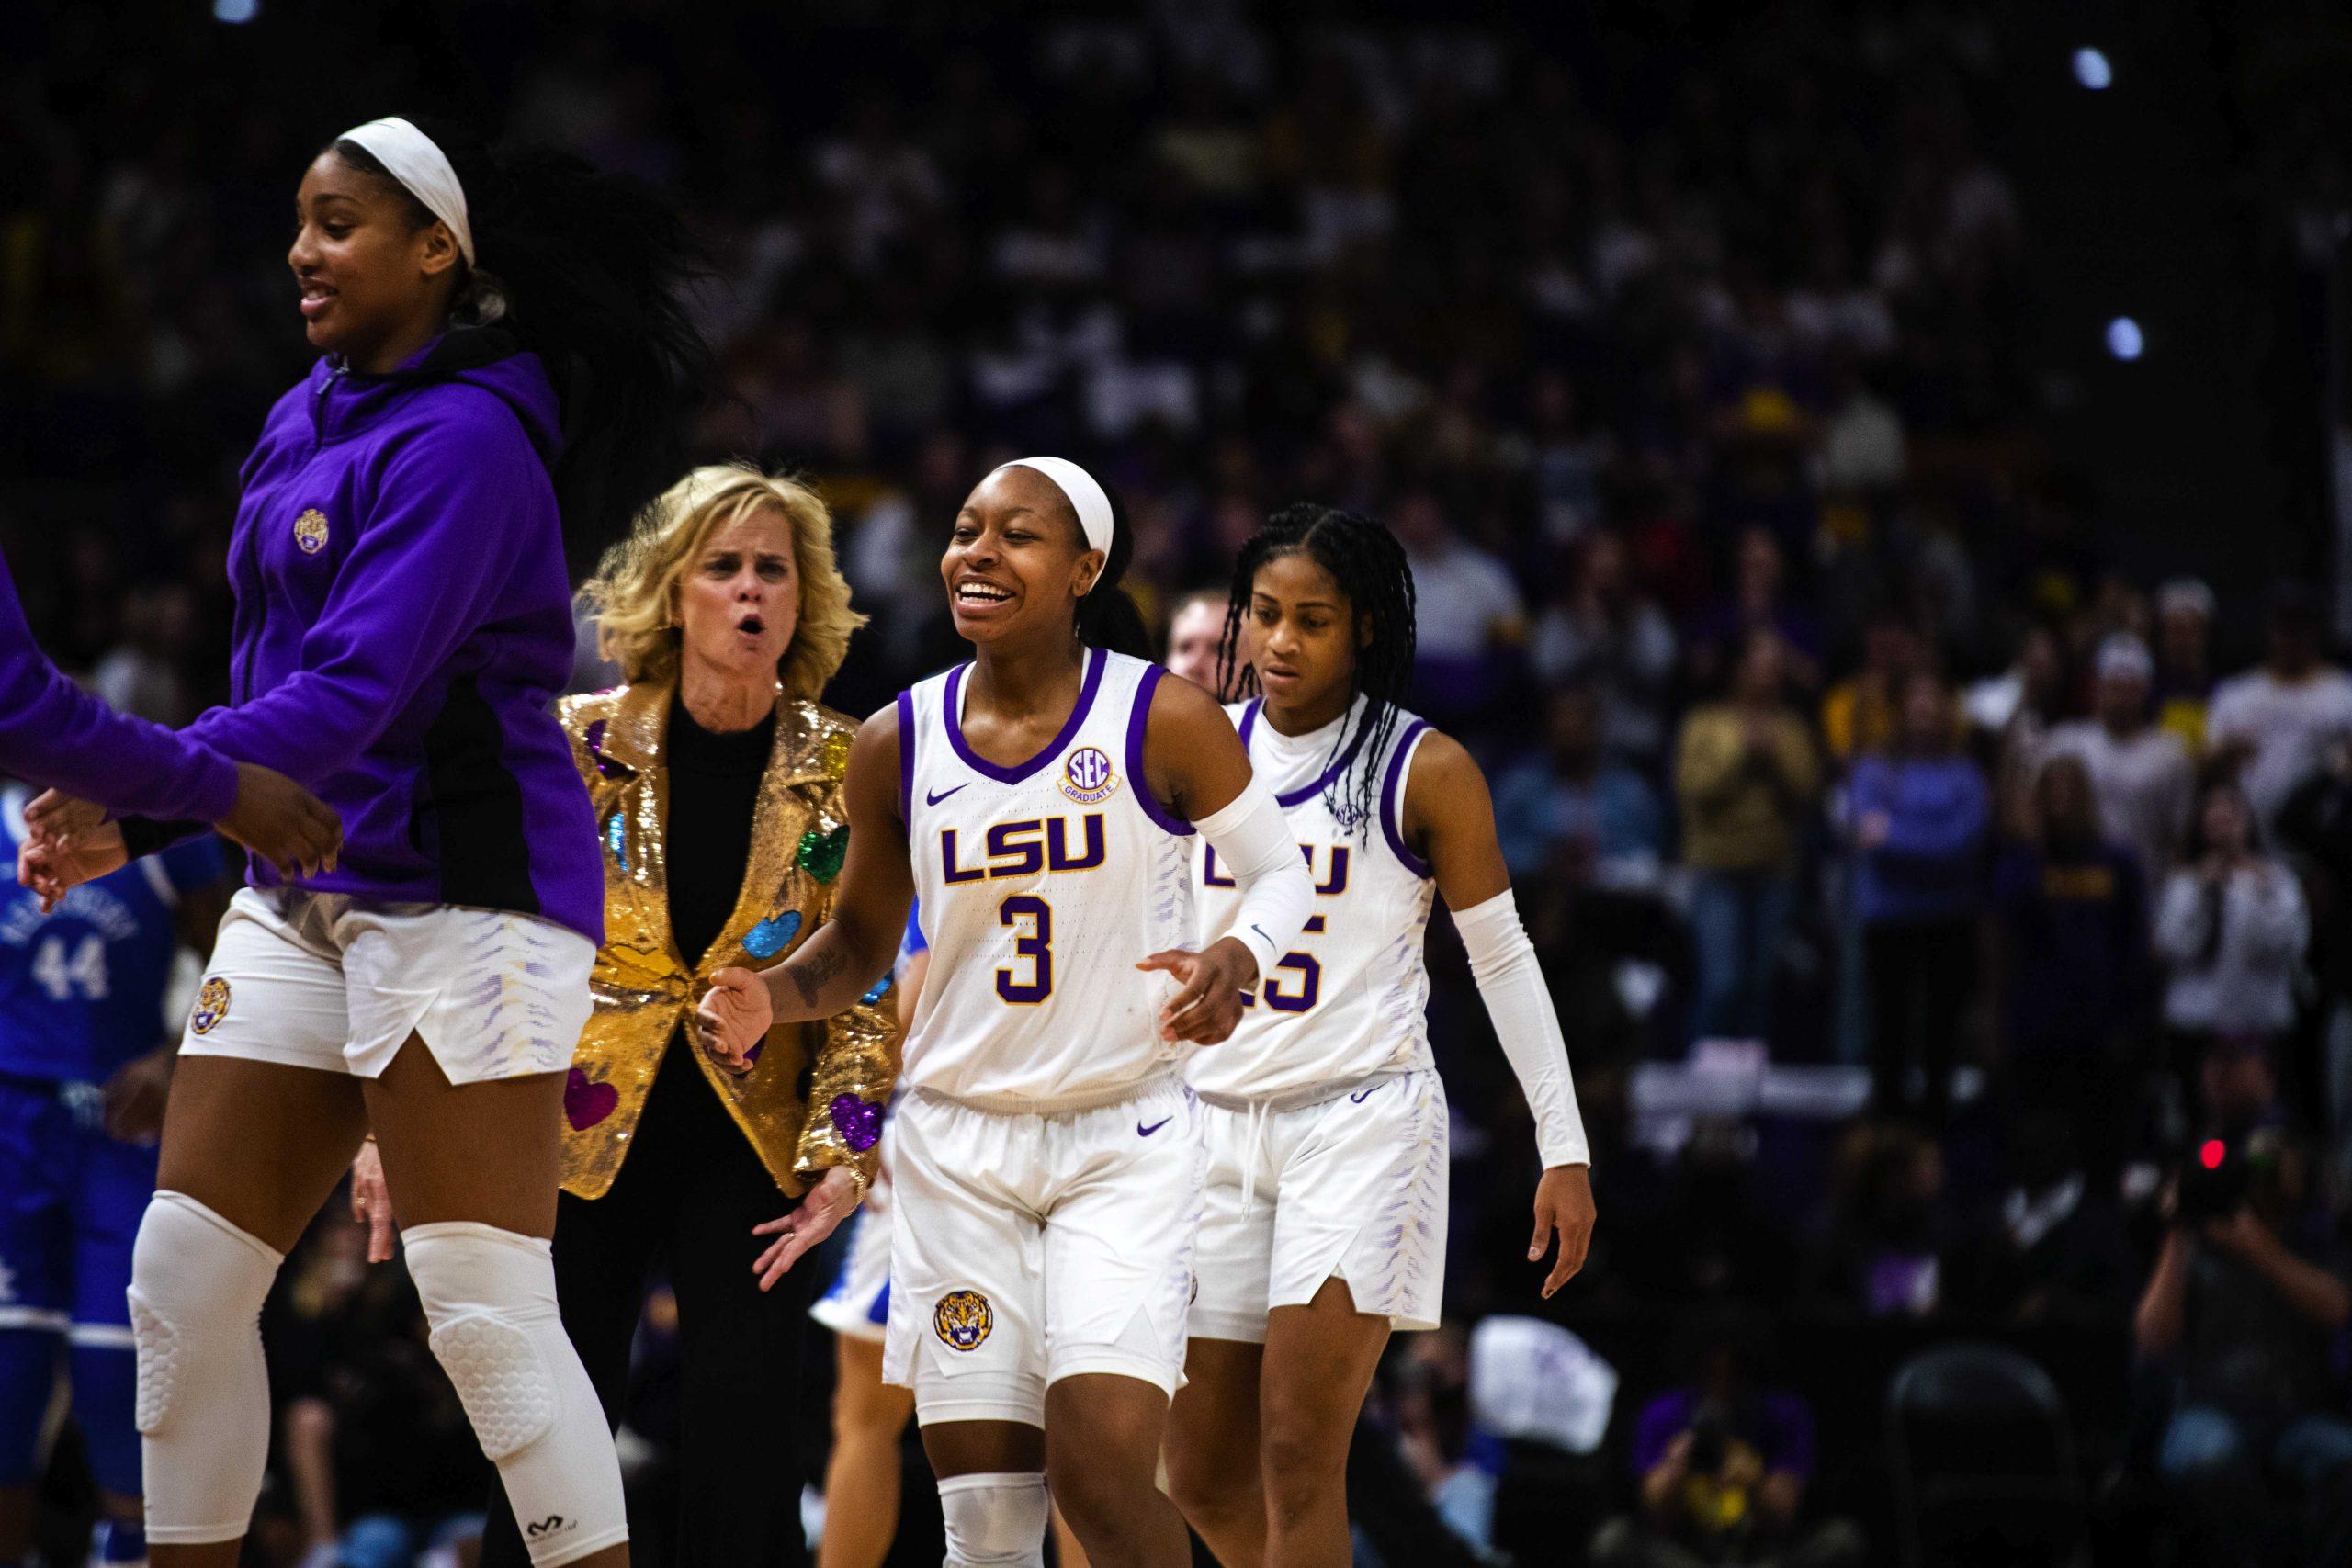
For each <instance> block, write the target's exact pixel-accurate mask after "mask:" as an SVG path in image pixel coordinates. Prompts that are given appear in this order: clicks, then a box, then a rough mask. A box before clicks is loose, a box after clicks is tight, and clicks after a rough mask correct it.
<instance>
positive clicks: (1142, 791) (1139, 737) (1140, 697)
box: [1127, 664, 1193, 839]
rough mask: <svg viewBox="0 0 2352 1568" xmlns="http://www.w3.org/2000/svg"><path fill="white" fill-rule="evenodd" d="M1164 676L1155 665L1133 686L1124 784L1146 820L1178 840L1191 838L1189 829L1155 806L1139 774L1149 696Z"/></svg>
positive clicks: (1162, 671)
mask: <svg viewBox="0 0 2352 1568" xmlns="http://www.w3.org/2000/svg"><path fill="white" fill-rule="evenodd" d="M1167 673H1168V671H1165V670H1162V669H1161V668H1160V667H1159V665H1157V664H1155V665H1152V666H1151V667H1150V668H1149V669H1148V670H1146V671H1144V672H1143V679H1142V680H1140V681H1138V682H1136V705H1135V706H1133V707H1131V708H1129V709H1128V710H1127V784H1129V786H1130V787H1132V788H1133V789H1134V790H1135V792H1136V805H1137V806H1140V807H1143V814H1144V815H1145V816H1146V817H1148V818H1151V819H1152V820H1153V821H1155V822H1157V823H1159V825H1160V826H1161V827H1162V828H1165V829H1167V830H1168V831H1170V832H1171V833H1173V834H1175V835H1176V836H1177V837H1178V838H1180V839H1187V838H1190V837H1192V834H1193V825H1192V824H1191V823H1190V822H1187V821H1185V820H1184V819H1183V818H1181V817H1178V816H1175V815H1174V814H1173V813H1171V812H1170V810H1169V809H1168V807H1164V806H1162V805H1160V804H1159V800H1158V799H1157V798H1155V797H1154V796H1153V795H1152V793H1151V783H1150V781H1149V780H1148V778H1146V777H1145V775H1144V771H1143V732H1144V730H1145V728H1147V726H1148V724H1149V722H1150V719H1151V694H1153V693H1154V692H1157V691H1158V690H1159V678H1160V677H1161V676H1162V675H1165V674H1167Z"/></svg>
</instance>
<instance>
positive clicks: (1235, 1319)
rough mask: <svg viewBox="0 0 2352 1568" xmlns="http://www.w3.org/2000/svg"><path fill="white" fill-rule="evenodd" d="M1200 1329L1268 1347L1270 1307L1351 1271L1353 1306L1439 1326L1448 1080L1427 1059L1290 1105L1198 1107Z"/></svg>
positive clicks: (1407, 1325) (1196, 1309)
mask: <svg viewBox="0 0 2352 1568" xmlns="http://www.w3.org/2000/svg"><path fill="white" fill-rule="evenodd" d="M1201 1113H1202V1115H1203V1116H1204V1118H1205V1119H1206V1120H1207V1122H1208V1140H1207V1141H1208V1150H1209V1174H1208V1186H1207V1191H1206V1194H1205V1198H1206V1201H1205V1206H1204V1211H1203V1213H1202V1216H1201V1235H1200V1242H1199V1245H1198V1247H1197V1248H1196V1249H1195V1251H1194V1255H1193V1269H1194V1271H1195V1272H1196V1273H1197V1274H1198V1275H1199V1277H1200V1292H1199V1294H1198V1295H1197V1296H1196V1297H1195V1298H1194V1300H1193V1312H1192V1334H1193V1337H1194V1338H1196V1339H1238V1340H1240V1341H1242V1342H1244V1343H1246V1344H1253V1345H1254V1344H1262V1343H1263V1342H1264V1340H1265V1337H1266V1314H1268V1313H1269V1312H1271V1311H1272V1309H1273V1308H1275V1307H1278V1306H1305V1305H1306V1303H1309V1302H1311V1301H1313V1300H1314V1299H1315V1292H1317V1291H1319V1290H1321V1289H1322V1288H1323V1281H1324V1280H1331V1279H1339V1280H1346V1281H1347V1283H1348V1290H1349V1292H1350V1293H1351V1295H1353V1296H1354V1298H1355V1304H1356V1310H1357V1311H1358V1312H1363V1313H1371V1314H1377V1315H1381V1316H1385V1317H1386V1318H1387V1319H1388V1320H1389V1322H1390V1324H1391V1325H1392V1326H1394V1327H1396V1328H1399V1329H1419V1328H1435V1327H1436V1326H1437V1325H1438V1314H1439V1312H1440V1310H1441V1303H1442V1298H1443V1295H1444V1291H1445V1217H1446V1110H1445V1086H1444V1085H1443V1084H1442V1083H1441V1082H1439V1081H1438V1076H1437V1074H1435V1073H1434V1072H1431V1071H1429V1070H1427V1069H1425V1068H1424V1069H1421V1070H1418V1071H1414V1072H1407V1073H1399V1074H1397V1075H1395V1076H1393V1077H1381V1078H1375V1079H1373V1080H1372V1081H1370V1082H1368V1083H1364V1084H1361V1085H1358V1086H1356V1087H1353V1088H1351V1089H1342V1090H1340V1091H1337V1092H1335V1093H1333V1094H1331V1095H1330V1096H1329V1097H1328V1098H1326V1099H1322V1100H1312V1101H1309V1102H1307V1103H1305V1104H1301V1105H1295V1106H1292V1107H1288V1108H1285V1109H1272V1108H1269V1107H1265V1106H1261V1107H1258V1108H1256V1109H1254V1110H1241V1109H1231V1108H1227V1107H1225V1106H1218V1105H1204V1106H1202V1108H1201Z"/></svg>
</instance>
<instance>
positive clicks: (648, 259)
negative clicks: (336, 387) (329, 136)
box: [334, 119, 714, 574]
mask: <svg viewBox="0 0 2352 1568" xmlns="http://www.w3.org/2000/svg"><path fill="white" fill-rule="evenodd" d="M414 123H415V124H416V126H417V128H418V129H419V130H423V131H424V133H425V134H426V135H427V136H429V137H431V138H432V139H433V141H435V144H437V145H438V146H439V147H440V149H441V151H442V152H443V153H444V155H446V156H447V158H448V160H449V166H450V167H451V168H452V169H454V170H455V171H456V172H457V175H458V183H459V184H460V185H461V186H464V187H465V192H466V213H467V220H468V222H469V225H470V226H471V227H472V229H473V235H474V252H475V265H474V267H473V268H472V269H471V270H470V272H469V275H468V276H467V278H466V280H465V281H464V283H463V284H462V285H461V286H460V288H459V291H458V300H457V305H456V309H455V312H454V320H455V321H457V322H458V324H460V325H474V324H481V325H491V326H493V327H494V328H495V329H496V330H501V331H503V332H506V333H511V334H512V336H513V337H514V339H515V342H516V343H517V344H519V345H520V346H521V347H522V348H524V349H526V350H528V351H530V352H532V353H534V354H537V355H538V356H539V357H540V359H541V360H542V361H544V362H545V364H546V366H547V371H548V378H549V379H550V380H551V381H553V382H554V384H555V389H556V392H557V395H558V396H559V397H560V399H561V400H562V406H563V431H564V450H563V456H562V458H561V460H560V462H559V463H558V464H557V465H556V470H555V487H556V500H557V502H558V503H559V505H560V508H561V511H562V515H563V529H564V547H565V550H566V553H567V554H568V555H569V556H570V558H571V565H572V568H573V570H574V571H575V574H576V573H577V572H579V571H581V570H585V568H586V567H587V566H588V565H590V564H592V563H593V562H594V559H595V558H596V557H597V556H598V555H600V554H601V553H602V552H603V549H604V547H605V546H606V545H607V544H609V543H611V542H612V541H613V540H614V539H616V538H618V537H619V536H620V535H621V534H622V533H623V531H625V530H626V528H627V527H628V523H629V521H630V519H631V518H633V517H635V516H636V514H637V513H638V512H639V510H640V509H641V508H642V507H643V506H644V505H645V503H646V502H650V501H651V500H652V499H653V497H654V496H656V495H658V494H660V493H661V491H662V490H663V488H665V487H666V486H667V485H668V484H669V483H670V482H671V481H672V480H673V479H676V478H677V477H678V475H679V474H680V473H682V472H684V468H685V464H686V439H685V426H686V416H687V415H688V414H689V413H690V412H692V411H693V409H694V407H695V404H696V403H698V402H699V401H700V400H701V399H702V397H703V395H704V393H705V391H706V389H707V388H708V387H710V386H711V384H712V379H713V374H714V371H713V367H714V360H713V355H712V354H711V351H710V346H709V344H707V343H706V342H704V340H703V336H702V333H701V332H700V331H699V329H697V328H696V327H695V324H694V321H693V320H692V319H691V318H690V317H689V316H688V315H687V312H686V308H685V302H684V297H683V296H684V288H686V286H687V285H688V284H690V283H691V282H693V281H694V280H695V279H696V278H698V277H701V276H706V275H707V264H706V262H705V258H704V255H703V253H702V250H701V248H700V247H699V246H698V245H697V244H696V243H695V241H694V239H693V238H692V236H690V235H689V234H688V232H687V231H686V228H685V225H684V222H683V221H681V220H680V219H679V217H678V215H677V213H676V212H675V211H674V210H673V209H671V207H670V206H669V205H668V203H666V202H665V201H663V200H662V198H661V197H658V196H656V195H655V194H654V193H653V191H652V190H650V188H649V187H647V186H644V185H642V184H640V183H639V182H638V181H636V180H632V179H628V178H627V177H625V176H622V175H609V174H605V173H602V172H600V171H599V170H597V169H595V168H594V167H593V166H591V165H590V164H587V163H586V162H584V161H582V159H579V158H576V157H573V156H572V155H571V154H570V153H568V152H553V151H550V150H547V149H543V148H497V149H492V148H490V147H487V146H485V145H484V144H483V143H482V142H481V141H480V140H479V139H478V138H476V137H474V136H472V135H470V134H469V133H468V132H467V131H466V130H463V129H462V128H459V127H456V126H451V125H448V124H446V123H444V122H442V121H439V120H428V119H417V120H415V121H414ZM334 152H335V155H336V156H337V157H339V158H341V159H342V160H343V161H344V162H345V163H347V164H351V165H352V166H353V167H354V168H357V169H364V170H367V171H368V172H369V173H371V174H378V175H382V174H384V173H385V171H384V167H383V165H382V164H380V163H379V162H378V161H377V160H376V159H375V158H374V157H373V156H371V155H370V154H369V153H368V150H367V149H366V148H364V147H362V146H360V145H358V144H357V143H356V142H352V141H337V142H336V143H335V144H334ZM387 177H389V176H387ZM395 184H396V185H397V182H395ZM401 194H402V195H403V196H405V197H407V198H408V200H409V203H410V205H411V206H412V207H413V208H414V209H415V212H414V214H413V216H414V218H415V220H416V222H417V224H418V226H419V227H422V226H423V225H424V224H426V223H430V222H432V221H433V215H432V213H431V212H429V211H428V210H427V209H425V207H424V203H423V202H421V201H418V200H417V199H416V198H415V197H414V196H413V195H410V194H409V192H408V191H407V190H406V189H405V187H401Z"/></svg>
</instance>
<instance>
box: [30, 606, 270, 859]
mask: <svg viewBox="0 0 2352 1568" xmlns="http://www.w3.org/2000/svg"><path fill="white" fill-rule="evenodd" d="M0 769H6V771H7V772H9V773H14V774H16V775H17V777H18V778H20V779H24V780H26V781H28V783H31V784H40V785H43V786H45V787H51V788H55V789H62V790H63V791H64V792H65V793H66V794H68V795H79V796H80V797H81V798H82V799H84V800H88V801H95V802H96V803H97V804H98V805H100V806H103V807H107V808H108V809H109V810H114V811H134V812H137V813H139V814H140V815H141V816H147V817H189V818H196V819H197V820H198V821H203V822H217V821H219V820H220V818H223V817H226V816H227V815H229V813H230V811H231V810H232V809H233V808H234V807H235V806H236V804H237V769H236V764H234V763H232V762H231V761H229V760H228V759H227V758H226V757H223V756H221V755H220V754H219V753H218V752H215V751H212V750H208V749H206V748H205V747H202V746H197V745H192V744H190V743H189V742H188V741H187V740H184V739H181V738H180V737H178V736H176V735H175V734H173V733H172V732H171V731H170V730H168V729H165V728H164V727H163V726H162V725H160V724H150V723H148V722H147V721H146V720H145V719H143V718H132V717H131V716H129V715H128V714H119V713H116V712H115V711H114V710H113V709H111V708H109V707H107V705H106V704H105V703H103V702H101V701H99V700H98V699H97V698H96V697H94V696H92V695H91V694H89V693H87V692H85V691H84V690H82V689H81V688H80V687H79V686H76V685H75V684H74V682H71V681H69V680H67V679H66V678H65V677H64V676H63V675H62V673H60V672H59V671H58V669H57V667H56V666H55V665H53V664H51V662H50V661H49V660H47V659H46V658H44V657H42V655H41V651H40V649H39V648H38V647H36V646H35V645H34V643H33V634H32V628H31V627H30V626H27V625H26V624H25V610H24V606H23V605H22V604H19V603H18V602H17V581H16V579H15V578H13V577H11V576H10V575H9V574H8V563H7V562H6V560H0Z"/></svg>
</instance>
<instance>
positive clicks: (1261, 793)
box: [1193, 773, 1315, 976]
mask: <svg viewBox="0 0 2352 1568" xmlns="http://www.w3.org/2000/svg"><path fill="white" fill-rule="evenodd" d="M1193 829H1194V830H1195V831H1196V832H1198V833H1199V834H1200V835H1201V837H1202V838H1204V839H1206V840H1208V841H1209V847H1210V848H1212V849H1214V850H1216V858H1217V862H1218V863H1219V864H1221V865H1223V866H1224V867H1225V868H1226V869H1227V871H1229V872H1231V873H1232V874H1233V880H1234V881H1235V882H1237V883H1238V884H1239V885H1240V888H1241V902H1240V905H1239V907H1238V908H1236V909H1235V911H1234V914H1233V923H1232V925H1230V926H1229V927H1227V930H1226V932H1225V934H1226V935H1227V936H1230V937H1233V938H1235V939H1236V940H1237V941H1238V942H1241V944H1242V945H1243V946H1245V947H1247V948H1249V949H1250V952H1251V953H1256V954H1257V955H1258V973H1259V974H1260V975H1261V976H1264V975H1266V974H1269V973H1270V972H1272V969H1273V967H1274V965H1275V964H1279V963H1281V962H1282V957H1283V953H1288V952H1289V951H1290V949H1291V946H1292V944H1293V943H1295V942H1297V941H1298V934H1299V932H1300V931H1304V930H1306V917H1307V916H1308V915H1310V914H1312V913H1313V912H1314V910H1315V879H1314V877H1313V876H1311V875H1309V874H1308V873H1307V870H1306V856H1304V855H1302V854H1300V853H1299V852H1298V840H1297V839H1296V838H1295V836H1294V835H1293V834H1292V832H1291V830H1290V824H1289V823H1288V822H1287V821H1285V820H1284V819H1283V808H1282V803H1281V802H1279V801H1277V800H1276V799H1275V798H1274V795H1273V791H1272V790H1270V789H1268V788H1267V787H1266V786H1265V784H1263V783H1262V782H1261V781H1260V780H1259V778H1258V777H1257V775H1255V774H1254V773H1253V774H1251V775H1250V783H1249V784H1248V785H1247V786H1246V787H1245V788H1244V789H1243V790H1242V792H1241V793H1240V794H1239V795H1235V796H1234V797H1233V799H1232V800H1231V801H1230V802H1229V803H1228V804H1227V806H1226V807H1225V809H1224V810H1222V811H1219V812H1217V813H1216V814H1215V815H1214V816H1209V817H1204V818H1201V819H1200V820H1199V821H1197V822H1194V823H1193Z"/></svg>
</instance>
